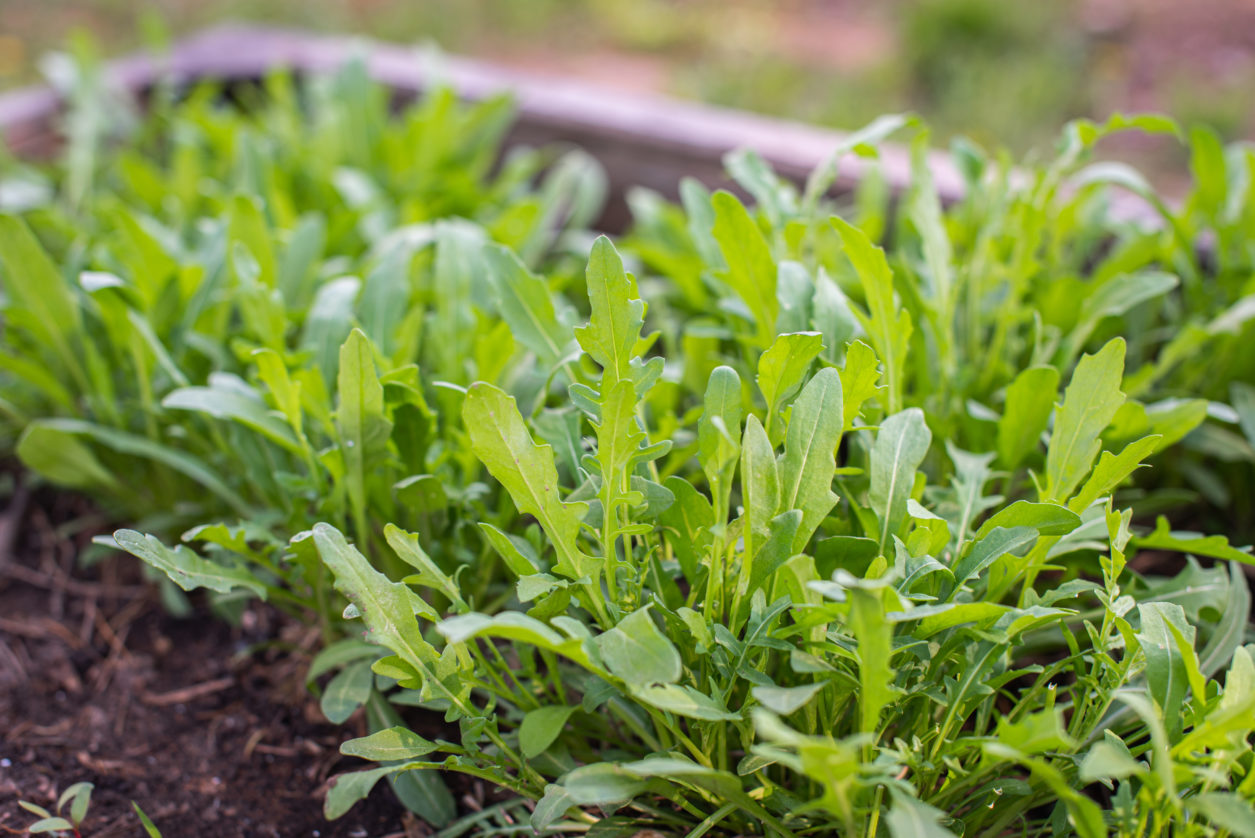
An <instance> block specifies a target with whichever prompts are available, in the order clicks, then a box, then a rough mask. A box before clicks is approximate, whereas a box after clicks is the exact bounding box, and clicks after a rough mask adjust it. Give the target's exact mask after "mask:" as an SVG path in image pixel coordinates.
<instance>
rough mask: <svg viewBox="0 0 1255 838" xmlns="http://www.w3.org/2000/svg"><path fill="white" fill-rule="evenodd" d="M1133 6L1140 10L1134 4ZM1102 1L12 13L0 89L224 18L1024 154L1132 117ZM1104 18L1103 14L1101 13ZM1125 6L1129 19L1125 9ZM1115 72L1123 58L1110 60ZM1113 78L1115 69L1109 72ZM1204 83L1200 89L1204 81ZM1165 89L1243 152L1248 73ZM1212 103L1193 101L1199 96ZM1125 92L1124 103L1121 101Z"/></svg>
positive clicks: (1184, 112)
mask: <svg viewBox="0 0 1255 838" xmlns="http://www.w3.org/2000/svg"><path fill="white" fill-rule="evenodd" d="M1131 2H1132V3H1133V5H1136V2H1137V0H1131ZM1094 5H1095V4H1094V0H1057V2H1056V1H1055V0H1052V2H1042V3H1012V2H1006V1H1005V0H884V2H867V0H423V2H415V0H199V1H198V0H161V2H148V3H143V2H140V3H137V2H134V0H33V2H32V0H0V86H12V85H14V84H18V83H25V82H29V81H31V80H34V79H36V78H37V77H38V59H39V56H40V55H41V54H43V53H44V52H46V51H47V50H50V49H56V48H59V47H61V46H63V45H64V43H65V41H66V36H67V33H68V32H69V31H70V30H72V29H74V28H80V29H85V30H87V31H89V32H91V33H92V35H93V36H94V37H95V39H96V40H97V41H98V42H99V43H100V49H101V51H102V52H103V53H104V54H106V55H113V54H117V53H120V52H123V51H126V50H128V49H133V48H136V47H138V46H142V45H143V44H144V42H145V39H146V35H145V33H146V32H149V31H151V30H152V29H153V28H154V22H157V23H156V26H157V28H160V29H162V30H163V31H165V32H166V33H168V35H169V36H170V37H177V36H179V35H182V34H185V33H187V32H190V31H193V30H195V29H197V28H201V27H204V26H208V25H212V24H214V23H219V22H222V21H225V20H251V21H256V22H260V23H269V24H278V25H285V26H294V27H302V28H306V29H312V30H315V31H324V32H354V33H362V34H365V35H372V36H376V37H380V38H385V39H388V40H391V41H399V42H424V43H436V44H438V45H439V46H440V47H441V48H443V49H445V50H447V51H449V52H455V53H462V54H467V55H472V56H477V57H482V58H486V59H490V60H495V61H499V62H502V63H507V64H517V65H521V66H524V67H527V68H529V69H534V70H541V71H546V72H557V73H562V74H573V75H580V76H585V77H589V78H591V79H593V80H596V81H601V82H605V83H610V84H617V85H621V86H627V87H633V88H637V89H640V88H647V89H659V90H662V91H664V92H667V93H670V94H673V95H679V96H684V97H689V98H695V99H700V100H704V101H708V102H713V103H717V104H722V105H727V106H730V107H736V108H744V109H748V110H753V111H759V112H763V113H769V114H776V115H783V116H789V117H792V118H796V119H803V120H808V121H812V122H816V123H820V124H824V125H829V126H832V127H837V128H844V129H849V128H853V127H856V126H858V125H861V124H863V123H865V122H867V121H868V120H869V119H871V118H872V117H874V116H875V115H877V114H880V113H885V112H888V111H902V110H912V111H916V112H918V113H920V114H921V115H923V116H924V117H925V118H926V119H927V120H928V121H929V122H930V123H931V124H932V125H933V126H934V129H935V132H936V139H937V140H938V141H944V140H945V139H946V138H948V137H949V136H952V135H954V134H964V135H966V136H968V137H971V138H973V139H975V140H977V141H979V142H982V143H986V144H998V145H1004V146H1009V147H1010V148H1011V149H1013V150H1015V151H1017V152H1018V151H1023V150H1025V149H1027V148H1029V147H1031V146H1033V145H1036V144H1040V143H1042V142H1047V141H1050V140H1052V139H1053V138H1054V137H1055V136H1056V135H1057V131H1058V128H1059V126H1060V125H1061V124H1062V123H1063V122H1064V121H1066V120H1068V119H1071V118H1075V117H1078V116H1100V115H1103V114H1105V112H1106V111H1108V110H1110V109H1112V107H1113V106H1121V105H1122V104H1123V102H1122V101H1121V97H1120V89H1121V85H1122V84H1123V83H1124V82H1125V81H1126V79H1124V78H1123V77H1122V76H1130V75H1132V74H1134V73H1135V72H1136V67H1133V66H1131V63H1132V60H1133V59H1134V58H1136V56H1133V55H1130V52H1131V51H1135V50H1136V45H1135V44H1132V43H1128V44H1122V43H1121V42H1120V39H1121V38H1122V37H1124V36H1123V35H1122V34H1121V32H1120V31H1119V29H1120V25H1121V24H1119V22H1117V25H1116V26H1115V27H1114V28H1115V30H1116V36H1115V38H1114V39H1113V37H1112V31H1113V27H1112V26H1111V25H1110V24H1101V25H1098V26H1095V25H1093V23H1092V22H1089V23H1087V22H1086V21H1085V17H1086V12H1087V11H1088V10H1089V9H1090V7H1092V6H1094ZM1098 5H1102V4H1101V3H1100V4H1098ZM1125 5H1128V3H1126V4H1125ZM1113 56H1115V58H1114V60H1113ZM1113 68H1114V70H1113ZM1201 81H1205V82H1206V83H1200V82H1201ZM1213 81H1214V80H1213V79H1206V80H1200V79H1198V78H1189V77H1188V76H1180V75H1178V76H1170V77H1168V79H1167V81H1166V82H1164V84H1163V88H1164V89H1163V90H1162V91H1160V93H1159V95H1158V99H1157V100H1156V103H1157V104H1158V103H1160V102H1161V103H1162V105H1161V106H1162V107H1165V108H1167V109H1170V110H1175V111H1177V112H1179V114H1180V115H1181V116H1184V117H1187V118H1190V119H1194V120H1198V121H1202V122H1207V123H1209V124H1211V125H1213V126H1214V127H1216V128H1217V129H1218V130H1220V131H1221V132H1222V134H1224V135H1225V136H1226V137H1227V138H1233V137H1236V136H1239V135H1241V134H1242V133H1244V132H1245V130H1246V128H1247V125H1246V122H1247V119H1248V114H1247V111H1246V109H1245V107H1239V106H1238V105H1235V102H1237V103H1243V102H1245V101H1248V100H1249V99H1248V94H1249V93H1250V92H1251V90H1252V89H1253V88H1255V84H1253V81H1255V79H1253V78H1252V77H1250V74H1248V76H1247V77H1239V78H1237V79H1236V80H1230V81H1228V82H1227V83H1226V84H1225V85H1224V86H1222V87H1219V88H1217V87H1216V85H1215V84H1214V83H1212V82H1213ZM1200 89H1201V90H1204V91H1206V90H1211V91H1212V92H1211V93H1210V94H1199V93H1198V91H1199V90H1200ZM1113 90H1114V91H1115V93H1114V94H1113Z"/></svg>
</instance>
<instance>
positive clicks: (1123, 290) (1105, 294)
mask: <svg viewBox="0 0 1255 838" xmlns="http://www.w3.org/2000/svg"><path fill="white" fill-rule="evenodd" d="M1179 283H1180V280H1179V279H1177V277H1175V276H1173V275H1172V274H1169V273H1164V272H1163V271H1139V272H1137V273H1132V274H1123V275H1120V276H1117V277H1114V278H1112V279H1109V280H1107V281H1106V282H1104V283H1103V284H1102V285H1100V286H1099V287H1098V288H1097V289H1095V290H1094V291H1093V292H1092V293H1091V294H1090V295H1089V296H1088V297H1086V299H1085V302H1084V305H1083V307H1082V310H1083V315H1082V317H1081V320H1080V321H1079V322H1078V323H1077V325H1076V328H1075V329H1073V330H1072V334H1071V335H1069V336H1068V341H1069V343H1070V344H1071V346H1073V347H1075V348H1076V350H1079V349H1080V347H1082V346H1084V345H1085V343H1086V341H1087V340H1089V336H1090V335H1091V334H1093V332H1094V329H1095V328H1097V326H1098V323H1099V321H1101V320H1102V319H1103V318H1104V317H1115V316H1118V315H1121V314H1124V313H1125V312H1126V311H1128V310H1129V309H1131V308H1133V307H1134V306H1135V305H1137V304H1138V303H1142V302H1145V301H1147V300H1153V299H1155V298H1156V297H1163V296H1164V295H1166V294H1167V293H1168V292H1169V291H1171V290H1172V289H1174V288H1176V287H1177V285H1178V284H1179ZM1071 357H1076V356H1075V354H1073V355H1072V356H1071Z"/></svg>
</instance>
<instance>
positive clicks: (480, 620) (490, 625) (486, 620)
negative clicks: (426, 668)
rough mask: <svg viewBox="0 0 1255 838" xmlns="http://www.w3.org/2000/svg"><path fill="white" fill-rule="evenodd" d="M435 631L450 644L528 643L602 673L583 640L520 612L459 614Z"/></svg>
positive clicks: (438, 626)
mask: <svg viewBox="0 0 1255 838" xmlns="http://www.w3.org/2000/svg"><path fill="white" fill-rule="evenodd" d="M436 631H438V632H440V634H442V635H443V636H444V637H445V638H446V639H447V640H448V641H449V642H450V643H465V642H466V641H468V640H470V639H472V638H475V637H500V638H504V639H506V640H514V641H518V642H520V643H529V644H531V645H532V646H535V647H537V648H539V649H545V650H547V651H550V652H555V653H557V654H559V655H562V656H564V657H566V658H568V659H569V660H571V661H574V662H575V663H577V664H579V665H580V666H582V667H584V668H585V669H587V670H589V671H590V672H596V673H599V674H600V673H601V672H602V670H601V669H600V667H598V666H596V665H595V664H594V663H593V662H592V661H591V660H590V659H589V657H588V655H587V654H586V653H585V652H584V649H583V643H582V641H581V640H578V639H567V638H563V637H562V636H561V635H559V634H558V633H557V632H556V631H554V630H553V629H551V628H550V627H549V626H547V625H545V624H544V623H542V622H541V621H540V620H537V619H536V618H535V617H529V616H528V615H526V614H520V613H518V612H517V611H504V612H502V613H500V614H497V615H496V616H494V617H489V616H487V615H485V614H478V613H475V612H471V613H470V614H460V615H458V616H456V617H450V618H449V619H447V620H443V621H441V622H440V623H438V624H437V625H436Z"/></svg>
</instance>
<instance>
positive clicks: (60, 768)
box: [0, 497, 430, 838]
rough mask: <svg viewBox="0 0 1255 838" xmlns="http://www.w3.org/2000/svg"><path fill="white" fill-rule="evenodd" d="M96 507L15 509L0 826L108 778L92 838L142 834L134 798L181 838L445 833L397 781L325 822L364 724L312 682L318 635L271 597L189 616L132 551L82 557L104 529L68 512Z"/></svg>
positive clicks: (3, 623) (5, 634)
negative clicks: (274, 607)
mask: <svg viewBox="0 0 1255 838" xmlns="http://www.w3.org/2000/svg"><path fill="white" fill-rule="evenodd" d="M84 509H85V507H84V506H83V505H82V504H81V503H79V502H77V501H76V500H73V499H70V498H66V497H60V498H40V497H36V498H35V499H33V500H32V501H31V503H29V504H28V505H27V509H26V512H25V514H24V515H23V514H14V513H16V512H18V510H17V509H16V508H15V506H14V505H10V508H9V509H8V510H7V512H5V513H0V834H20V833H22V832H23V830H24V828H25V827H26V826H28V825H29V824H31V823H32V822H33V821H34V820H35V818H34V817H32V816H31V815H29V814H28V813H26V812H24V811H22V810H21V809H19V807H18V805H17V801H18V800H19V799H22V800H29V801H32V802H35V803H38V804H40V805H42V806H44V807H46V808H52V807H53V806H54V805H55V798H56V795H57V794H58V793H59V792H60V790H61V789H63V788H64V787H65V786H67V785H69V784H71V783H73V782H76V781H80V780H87V781H90V782H93V783H95V784H96V788H95V792H94V794H93V796H92V805H91V809H90V813H89V815H88V819H87V821H86V822H85V824H84V829H83V835H84V836H90V838H108V836H134V835H140V834H142V833H141V830H140V826H139V822H138V819H137V818H136V817H135V815H134V814H133V813H132V811H131V801H132V800H134V801H136V802H137V803H139V805H140V806H141V807H142V808H143V809H144V810H145V811H146V812H147V813H148V815H149V817H151V818H152V819H153V820H154V821H155V823H156V824H157V826H158V827H160V828H161V829H162V830H163V831H164V834H165V835H166V836H167V838H185V837H186V836H193V837H194V836H215V838H222V836H248V838H252V836H257V838H267V837H268V836H295V835H301V836H326V837H327V838H330V836H343V838H349V837H350V836H352V838H367V836H370V838H377V837H378V836H385V835H390V836H395V838H401V836H420V835H428V834H430V830H429V829H428V828H427V827H425V826H424V825H421V824H419V823H417V822H416V821H415V820H414V819H413V818H412V816H410V815H409V814H408V813H404V812H403V810H402V809H401V807H400V805H399V804H398V803H396V802H395V800H394V799H393V798H392V796H391V793H390V791H389V790H388V789H387V788H386V784H381V786H380V788H377V789H376V790H375V793H374V794H373V795H372V796H371V797H370V798H369V799H368V800H367V801H365V802H363V803H361V804H358V806H357V807H355V808H354V809H353V810H352V811H351V812H350V813H349V814H348V815H346V816H344V817H343V818H341V819H340V820H338V821H335V822H334V823H328V822H327V821H325V820H324V818H323V815H322V792H323V790H324V787H325V784H326V781H327V778H328V777H329V776H331V775H333V774H336V773H339V772H340V771H343V770H346V769H352V768H356V767H358V765H362V763H360V761H358V760H352V759H347V758H344V757H341V756H340V755H339V754H338V747H339V743H340V742H341V741H343V739H344V738H346V735H359V734H358V732H357V731H353V732H351V733H349V732H348V731H345V730H342V729H338V728H336V727H335V726H333V725H330V724H328V723H326V722H325V720H323V719H322V717H321V714H320V713H319V710H318V707H317V704H316V702H315V701H314V699H313V697H312V696H310V695H309V693H307V692H306V691H305V688H304V685H303V683H302V682H303V678H304V672H305V668H306V666H307V664H308V651H307V650H308V649H310V648H311V647H312V646H313V645H314V641H315V638H314V637H312V636H310V635H309V634H308V632H306V631H305V630H303V629H301V628H300V627H297V626H294V625H292V624H290V623H284V622H281V621H279V620H278V619H277V618H276V616H275V615H274V613H273V612H271V611H269V610H267V609H265V608H261V607H259V608H254V609H252V610H251V611H250V612H249V613H248V615H247V616H246V618H245V620H244V621H243V625H242V626H241V627H240V628H232V627H230V626H228V625H227V624H225V623H223V622H222V621H220V620H217V619H214V618H213V617H212V616H211V615H209V614H207V613H203V609H201V612H202V613H197V614H196V615H195V616H194V617H193V618H191V619H183V620H180V619H175V618H172V617H170V616H168V615H167V614H166V613H165V612H164V610H163V609H162V608H161V607H160V605H159V604H158V603H157V602H156V595H155V591H154V589H153V588H152V587H151V586H148V585H145V584H142V580H140V579H139V578H138V569H137V567H136V563H135V562H133V561H132V560H130V557H120V556H119V557H115V558H112V559H106V560H105V561H103V562H101V563H100V564H98V565H96V566H95V567H94V568H93V569H91V570H83V569H80V568H78V567H76V566H75V561H74V559H75V553H76V551H77V549H79V548H81V547H82V546H83V545H84V544H85V543H86V542H87V541H88V540H89V539H88V533H87V532H86V531H84V532H81V533H80V534H78V535H75V536H72V537H71V538H69V539H62V538H60V537H59V533H58V532H57V531H56V530H55V529H54V527H53V525H52V524H51V521H63V522H64V521H70V522H71V523H73V522H74V520H75V519H79V521H80V523H81V522H82V520H81V517H80V516H81V515H82V514H83V511H84ZM89 523H90V522H89ZM8 546H11V547H12V549H6V547H8ZM272 641H274V642H272ZM258 644H267V645H266V646H265V647H264V648H263V650H262V651H258V652H255V653H252V654H250V653H249V651H248V650H249V649H250V647H253V646H256V645H258ZM353 721H355V720H351V721H350V725H349V727H350V728H351V727H352V726H353ZM354 763H357V765H354Z"/></svg>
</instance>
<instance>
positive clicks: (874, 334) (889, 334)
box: [831, 216, 912, 414]
mask: <svg viewBox="0 0 1255 838" xmlns="http://www.w3.org/2000/svg"><path fill="white" fill-rule="evenodd" d="M831 221H832V226H833V227H834V228H836V231H837V233H839V234H840V236H841V242H842V244H843V245H844V247H845V254H846V256H847V257H849V259H850V264H851V265H853V266H854V272H855V273H856V274H857V275H858V279H859V283H860V284H861V285H862V287H863V294H864V296H865V297H866V299H867V315H866V316H862V315H860V316H859V319H860V320H861V321H862V322H863V328H864V329H865V330H866V331H867V335H868V337H869V338H871V342H872V346H873V347H874V348H875V350H876V354H877V355H879V356H880V360H881V361H882V362H884V365H885V381H886V384H887V386H888V388H889V404H888V412H889V413H891V414H893V413H898V412H899V411H900V410H901V409H902V388H903V387H904V382H903V373H904V369H905V366H906V348H907V345H908V343H909V341H910V337H911V331H912V325H911V315H910V314H909V313H908V312H907V311H905V310H899V307H898V304H897V302H896V300H895V299H894V293H893V271H891V270H890V269H889V262H888V260H887V259H886V258H885V252H884V250H882V249H881V248H879V247H877V246H875V245H874V244H872V242H871V240H870V239H869V238H867V234H866V233H864V232H863V231H862V230H860V229H858V228H857V227H855V226H853V225H851V224H849V223H847V222H846V221H843V220H842V219H841V218H838V217H837V216H833V217H832V219H831Z"/></svg>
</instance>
